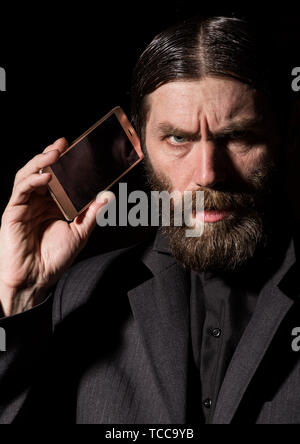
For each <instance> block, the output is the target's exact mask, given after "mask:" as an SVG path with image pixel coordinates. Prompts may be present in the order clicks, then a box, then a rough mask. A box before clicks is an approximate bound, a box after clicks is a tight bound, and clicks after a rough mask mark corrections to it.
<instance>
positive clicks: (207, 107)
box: [148, 77, 256, 129]
mask: <svg viewBox="0 0 300 444" xmlns="http://www.w3.org/2000/svg"><path fill="white" fill-rule="evenodd" d="M148 107H149V111H150V112H149V114H148V119H149V118H150V119H151V121H152V124H154V125H159V124H161V122H162V121H166V120H167V121H168V122H170V123H171V124H173V125H174V126H176V125H177V126H179V125H180V126H181V127H184V126H186V128H187V129H192V128H191V127H193V128H195V127H196V126H198V125H199V120H200V119H201V117H202V116H203V115H205V117H206V118H207V119H208V120H209V123H210V124H211V125H213V126H215V127H217V126H218V125H223V124H226V123H228V122H230V121H232V120H234V119H242V118H254V117H255V115H256V93H255V91H254V90H253V89H251V88H250V87H249V86H248V85H246V84H243V83H242V82H239V81H237V80H234V79H229V78H211V77H209V78H205V79H201V80H192V81H175V82H170V83H167V84H165V85H162V86H161V87H159V88H157V90H155V91H154V92H153V93H151V94H150V95H149V97H148Z"/></svg>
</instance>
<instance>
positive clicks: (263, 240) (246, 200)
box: [144, 153, 279, 272]
mask: <svg viewBox="0 0 300 444" xmlns="http://www.w3.org/2000/svg"><path fill="white" fill-rule="evenodd" d="M144 165H145V169H146V175H147V182H148V185H149V186H150V188H151V190H156V191H164V190H166V191H168V192H172V189H171V185H170V182H169V180H168V178H167V177H166V176H165V175H163V174H157V173H156V172H155V170H154V168H153V166H152V164H151V161H150V159H149V156H148V155H147V153H146V154H145V163H144ZM278 177H279V174H278V170H277V168H276V164H275V161H274V160H272V159H271V158H268V159H265V161H264V164H263V166H261V167H260V168H259V169H257V170H256V171H255V173H253V174H252V176H251V177H249V178H248V179H247V184H245V185H244V186H243V187H240V188H243V191H236V190H234V188H235V189H237V187H238V186H237V185H236V186H235V187H233V186H228V184H227V185H225V184H224V186H222V188H223V190H221V186H218V189H217V188H216V187H215V189H213V188H209V189H208V188H204V187H199V188H198V189H197V191H203V192H204V210H220V211H221V210H227V209H228V210H233V212H232V214H230V215H229V216H227V217H225V218H223V219H222V220H220V221H218V222H213V223H207V222H205V223H204V230H203V233H202V235H201V236H199V237H187V236H186V230H187V228H190V227H187V226H186V225H185V223H183V224H182V225H181V226H175V225H174V213H175V210H176V205H177V204H174V202H173V200H171V216H170V219H171V223H170V226H166V227H163V228H162V230H163V232H164V233H165V234H166V236H167V238H168V243H169V248H170V252H171V253H172V254H173V255H174V257H175V258H176V259H177V260H178V261H179V262H181V263H182V264H184V265H185V266H186V267H189V268H191V269H193V270H195V271H198V272H200V271H209V272H215V271H219V270H221V271H225V272H227V271H236V270H239V269H241V268H243V266H245V265H246V264H247V263H248V262H249V260H250V259H251V258H253V257H254V256H255V253H257V252H258V251H264V250H265V249H266V247H267V246H268V242H269V240H270V239H269V238H270V230H269V224H270V219H272V217H271V212H272V208H273V204H272V199H273V197H274V191H275V188H276V186H275V184H277V182H276V181H277V180H278ZM195 204H196V194H195V192H193V209H195ZM181 208H184V205H183V201H182V203H181ZM177 214H178V213H177ZM182 216H183V214H182ZM182 220H184V217H182ZM271 231H272V229H271Z"/></svg>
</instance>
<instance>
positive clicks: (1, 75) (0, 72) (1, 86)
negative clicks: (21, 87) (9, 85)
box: [0, 66, 6, 91]
mask: <svg viewBox="0 0 300 444" xmlns="http://www.w3.org/2000/svg"><path fill="white" fill-rule="evenodd" d="M0 91H6V71H5V69H4V68H1V66H0Z"/></svg>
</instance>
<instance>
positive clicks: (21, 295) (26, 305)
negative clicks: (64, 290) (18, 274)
mask: <svg viewBox="0 0 300 444" xmlns="http://www.w3.org/2000/svg"><path fill="white" fill-rule="evenodd" d="M46 295H47V290H46V289H45V288H39V287H37V286H33V287H23V288H22V287H20V288H15V287H9V286H7V285H6V284H4V283H3V282H0V302H1V310H0V312H1V311H2V313H1V314H2V316H3V317H7V316H13V315H16V314H19V313H23V312H24V311H27V310H30V309H31V308H33V307H35V306H36V305H38V304H40V303H41V302H42V301H43V300H44V299H45V297H46Z"/></svg>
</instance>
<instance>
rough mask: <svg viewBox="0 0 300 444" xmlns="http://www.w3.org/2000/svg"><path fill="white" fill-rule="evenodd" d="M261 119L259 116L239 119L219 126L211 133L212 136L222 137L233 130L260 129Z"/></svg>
mask: <svg viewBox="0 0 300 444" xmlns="http://www.w3.org/2000/svg"><path fill="white" fill-rule="evenodd" d="M262 123H263V119H262V118H261V117H255V118H249V119H241V120H238V121H236V122H231V123H228V125H226V126H224V127H223V128H220V129H219V130H217V131H215V132H214V133H213V137H224V136H228V135H229V134H231V133H233V132H235V131H242V132H244V131H254V130H261V129H262Z"/></svg>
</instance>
